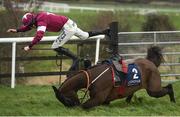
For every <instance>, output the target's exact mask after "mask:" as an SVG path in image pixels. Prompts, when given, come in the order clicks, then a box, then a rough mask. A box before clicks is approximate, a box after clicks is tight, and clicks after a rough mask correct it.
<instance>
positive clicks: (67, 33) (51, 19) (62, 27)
mask: <svg viewBox="0 0 180 117" xmlns="http://www.w3.org/2000/svg"><path fill="white" fill-rule="evenodd" d="M22 23H23V25H22V26H21V27H19V28H17V29H13V28H12V29H8V30H7V32H13V33H18V32H26V31H29V30H31V29H33V28H35V29H36V30H37V31H36V34H35V36H34V38H33V39H32V42H31V43H30V44H29V45H27V46H25V47H24V50H25V51H29V50H31V49H32V48H33V46H34V45H36V44H37V43H38V42H39V41H40V40H41V39H42V37H43V36H44V34H45V32H46V31H48V32H59V36H58V38H57V39H56V40H55V41H54V43H53V44H52V47H51V48H52V49H54V50H55V51H56V52H57V53H58V54H64V55H66V56H68V57H70V58H71V59H72V60H73V64H72V66H71V67H70V69H69V70H70V71H72V70H75V69H76V65H77V62H78V58H77V57H76V56H75V55H74V54H73V53H72V52H70V51H69V50H68V49H66V48H64V47H62V46H63V45H64V44H65V43H66V42H67V41H68V40H69V39H70V38H71V37H72V36H73V35H75V36H77V37H79V38H80V39H87V38H89V37H91V36H95V35H99V34H108V33H109V30H108V29H106V30H103V31H100V32H97V31H91V32H85V31H83V30H81V29H80V28H78V26H77V24H76V23H75V22H74V21H72V20H71V19H69V18H68V17H66V16H62V15H56V14H53V13H49V12H39V13H26V14H25V15H24V16H23V17H22Z"/></svg>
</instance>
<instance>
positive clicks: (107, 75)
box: [53, 46, 175, 109]
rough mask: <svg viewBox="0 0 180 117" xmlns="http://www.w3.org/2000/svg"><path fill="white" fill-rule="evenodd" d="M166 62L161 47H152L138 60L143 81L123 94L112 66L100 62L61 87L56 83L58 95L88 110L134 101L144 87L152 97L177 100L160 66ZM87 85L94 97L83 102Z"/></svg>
mask: <svg viewBox="0 0 180 117" xmlns="http://www.w3.org/2000/svg"><path fill="white" fill-rule="evenodd" d="M162 61H163V56H162V52H161V49H160V48H159V47H157V46H154V47H151V48H149V49H148V52H147V56H146V58H138V59H135V60H134V63H135V64H136V65H137V66H138V68H139V70H140V73H141V83H140V85H138V86H130V87H128V86H126V87H125V89H124V90H125V92H124V93H123V94H119V93H118V90H119V88H118V87H114V84H113V82H112V69H111V68H112V67H111V66H110V65H108V64H100V65H96V66H94V67H91V68H89V69H88V70H86V71H80V72H78V73H77V74H76V75H73V76H72V77H71V78H68V79H67V80H66V81H65V82H64V83H63V84H62V85H61V86H60V87H59V88H58V89H57V88H56V87H55V86H53V89H54V92H55V95H56V98H57V99H58V100H59V101H60V102H61V103H62V104H64V105H65V106H67V107H73V106H82V107H83V108H85V109H88V108H91V107H95V106H99V105H102V104H109V103H110V102H111V101H113V100H115V99H120V98H124V97H127V98H126V101H127V102H130V101H131V98H132V96H133V94H134V93H135V92H136V91H137V90H140V89H146V91H147V93H148V95H149V96H152V97H155V98H159V97H163V96H165V95H169V97H170V101H171V102H175V98H174V91H173V87H172V85H171V84H169V85H167V86H165V87H162V86H161V78H160V73H159V71H158V67H159V65H160V64H161V62H162ZM82 88H86V89H87V90H89V96H90V99H88V100H87V101H86V102H85V103H83V104H81V103H80V100H79V98H78V95H77V92H78V91H79V90H80V89H82Z"/></svg>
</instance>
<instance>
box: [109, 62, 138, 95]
mask: <svg viewBox="0 0 180 117" xmlns="http://www.w3.org/2000/svg"><path fill="white" fill-rule="evenodd" d="M112 63H113V68H112V81H113V83H114V87H118V93H119V94H120V95H122V94H124V92H125V87H130V86H137V85H139V84H140V83H141V74H140V71H139V69H138V66H137V65H136V64H135V63H134V60H127V61H126V60H122V59H121V61H120V62H119V63H118V62H117V61H116V62H114V61H113V62H112Z"/></svg>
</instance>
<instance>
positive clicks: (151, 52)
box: [146, 46, 164, 67]
mask: <svg viewBox="0 0 180 117" xmlns="http://www.w3.org/2000/svg"><path fill="white" fill-rule="evenodd" d="M146 59H148V60H150V61H151V62H153V63H154V64H155V65H156V67H159V65H160V64H161V63H162V62H163V61H164V58H163V55H162V50H161V48H160V47H158V46H152V47H150V48H149V49H148V51H147V56H146Z"/></svg>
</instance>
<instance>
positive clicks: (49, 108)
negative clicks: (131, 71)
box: [0, 82, 180, 116]
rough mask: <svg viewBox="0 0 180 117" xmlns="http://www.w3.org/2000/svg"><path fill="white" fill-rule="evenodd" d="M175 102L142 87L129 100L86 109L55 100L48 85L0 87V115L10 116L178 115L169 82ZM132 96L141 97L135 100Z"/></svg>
mask: <svg viewBox="0 0 180 117" xmlns="http://www.w3.org/2000/svg"><path fill="white" fill-rule="evenodd" d="M173 86H174V91H175V97H176V101H177V102H176V104H174V103H171V102H170V101H169V97H168V96H165V97H162V98H159V99H156V98H152V97H149V96H148V95H147V93H146V92H145V91H144V90H141V91H138V92H137V93H136V94H135V95H136V96H134V98H133V100H132V102H131V103H130V104H127V103H126V102H125V100H124V99H118V100H115V101H113V102H112V103H111V104H110V105H109V106H98V107H95V108H92V109H90V110H83V109H82V108H80V107H74V108H66V107H64V106H63V105H62V104H61V103H59V102H58V101H57V100H56V98H55V96H54V93H53V91H52V89H51V86H24V85H17V86H16V88H15V89H11V88H9V87H7V86H2V85H1V86H0V115H1V116H2V115H3V116H10V115H18V116H25V115H28V116H37V115H38V116H122V115H124V116H126V115H128V116H132V115H133V116H134V115H138V116H141V115H143V116H146V115H153V116H157V115H163V116H175V115H180V111H179V110H180V91H179V89H180V82H176V83H174V84H173ZM136 97H141V98H142V101H141V102H140V101H138V100H137V98H136Z"/></svg>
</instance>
